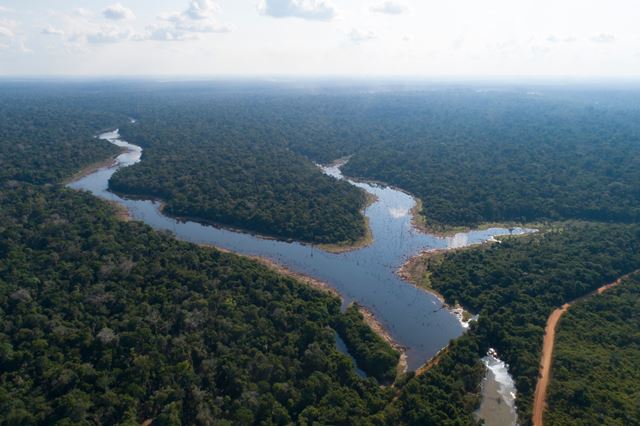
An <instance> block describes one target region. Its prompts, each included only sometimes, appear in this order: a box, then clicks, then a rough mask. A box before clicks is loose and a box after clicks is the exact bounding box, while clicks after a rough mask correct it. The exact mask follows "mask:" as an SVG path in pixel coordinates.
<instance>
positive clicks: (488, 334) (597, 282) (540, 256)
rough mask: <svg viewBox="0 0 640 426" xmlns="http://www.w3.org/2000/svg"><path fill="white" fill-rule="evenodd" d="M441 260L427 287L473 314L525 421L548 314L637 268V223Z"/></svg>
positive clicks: (583, 229) (512, 242)
mask: <svg viewBox="0 0 640 426" xmlns="http://www.w3.org/2000/svg"><path fill="white" fill-rule="evenodd" d="M443 256H444V257H443V259H442V261H439V262H433V263H432V264H431V266H430V272H431V276H430V281H431V286H432V287H433V288H434V289H435V290H437V291H438V292H439V293H441V294H442V295H443V296H444V297H445V298H446V299H447V301H449V302H451V303H454V302H459V303H461V304H462V306H464V307H465V308H467V309H469V310H471V311H474V312H479V313H480V320H479V323H478V327H477V330H476V334H477V336H478V338H479V339H480V342H481V343H482V349H483V350H486V349H487V347H494V348H496V349H497V350H498V352H499V353H500V354H501V357H502V358H503V359H504V360H505V361H506V362H507V363H508V364H509V366H510V370H511V373H512V375H513V377H514V379H515V381H516V385H517V388H518V408H519V410H520V414H521V416H520V418H521V420H523V421H524V420H527V419H529V418H530V409H531V401H532V396H533V391H534V389H535V385H536V381H537V375H538V364H539V358H540V350H541V348H542V335H543V332H544V326H545V323H546V319H547V317H548V315H549V314H550V313H551V312H552V311H553V309H554V308H556V307H558V306H560V305H562V304H563V303H565V302H568V301H571V300H573V299H575V298H577V297H579V296H582V295H584V294H587V293H589V292H590V291H592V290H594V289H596V288H597V287H600V286H601V285H603V284H606V283H608V282H612V281H614V280H615V279H616V278H618V277H620V276H622V275H624V274H626V273H629V272H631V271H633V270H636V269H638V268H640V225H593V224H591V225H566V226H565V227H564V228H562V229H559V230H550V231H547V232H545V233H544V234H543V235H537V236H535V235H534V236H530V237H516V238H510V239H506V240H504V242H502V243H501V244H493V245H491V246H489V247H486V248H480V249H470V250H463V251H459V252H453V253H447V254H445V255H443Z"/></svg>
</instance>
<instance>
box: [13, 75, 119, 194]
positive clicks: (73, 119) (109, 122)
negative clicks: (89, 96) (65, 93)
mask: <svg viewBox="0 0 640 426" xmlns="http://www.w3.org/2000/svg"><path fill="white" fill-rule="evenodd" d="M59 95H60V94H59V93H58V92H57V91H55V90H50V88H49V87H48V86H47V87H40V88H32V87H29V88H25V89H22V90H14V88H7V87H3V86H2V85H0V182H1V181H4V180H17V181H24V182H31V183H45V182H55V181H59V180H62V179H64V178H68V177H69V176H70V175H72V174H74V173H76V172H78V171H79V170H80V169H81V168H82V167H83V166H86V165H88V164H90V163H94V162H98V161H101V160H105V159H107V158H108V157H109V156H111V155H114V154H115V153H117V152H118V150H117V148H116V147H114V146H113V145H111V144H109V143H108V142H106V141H99V140H97V139H95V138H94V136H95V135H96V134H97V132H98V131H99V130H100V129H105V128H108V127H109V126H113V125H114V123H117V122H119V121H124V120H123V117H122V116H120V115H117V114H112V113H109V112H106V111H96V110H95V109H92V108H87V105H86V103H85V102H84V101H80V100H77V99H75V100H73V101H72V100H71V99H69V98H66V97H60V96H59Z"/></svg>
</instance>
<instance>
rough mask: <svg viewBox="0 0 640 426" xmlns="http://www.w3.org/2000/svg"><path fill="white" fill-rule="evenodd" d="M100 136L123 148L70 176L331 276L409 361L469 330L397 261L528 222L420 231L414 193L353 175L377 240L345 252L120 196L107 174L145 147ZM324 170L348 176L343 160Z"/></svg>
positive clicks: (207, 236)
mask: <svg viewBox="0 0 640 426" xmlns="http://www.w3.org/2000/svg"><path fill="white" fill-rule="evenodd" d="M99 138H101V139H105V140H108V141H109V142H111V143H113V144H115V145H117V146H120V147H122V148H125V149H126V150H127V151H126V152H124V153H123V154H121V155H119V156H118V157H117V159H116V161H115V162H114V164H113V165H112V166H110V167H104V168H101V169H99V170H97V171H95V172H93V173H91V174H89V175H86V176H84V177H82V178H80V179H78V180H76V181H74V182H72V183H70V184H69V186H70V187H71V188H74V189H79V190H86V191H90V192H91V193H93V194H95V195H96V196H98V197H100V198H103V199H107V200H112V201H116V202H118V203H120V204H122V205H123V206H125V207H126V208H127V209H128V211H129V213H130V215H131V217H132V218H133V219H135V220H140V221H143V222H145V223H146V224H148V225H150V226H152V227H153V228H155V229H158V230H165V231H170V232H172V233H174V234H175V236H176V237H177V238H179V239H182V240H186V241H190V242H193V243H202V244H212V245H214V246H217V247H221V248H224V249H228V250H231V251H233V252H237V253H240V254H246V255H253V256H264V257H266V258H269V259H271V260H273V261H275V262H277V263H279V264H281V265H283V266H285V267H287V268H288V269H290V270H292V271H294V272H297V273H301V274H305V275H308V276H311V277H313V278H316V279H318V280H321V281H323V282H326V283H328V284H329V285H330V286H332V287H333V288H335V289H336V290H337V291H338V292H339V293H340V295H341V296H342V299H343V303H344V306H346V305H348V304H349V303H350V302H352V301H356V302H358V303H359V304H360V305H362V306H364V307H365V308H367V309H368V310H369V311H371V312H372V313H373V315H374V316H375V317H376V319H377V320H378V321H379V322H380V323H381V324H382V326H383V327H384V328H385V329H386V330H387V331H388V332H389V334H390V335H391V337H392V338H393V339H394V340H395V341H396V342H397V343H398V344H399V345H401V346H403V347H404V348H406V356H407V368H408V369H409V370H415V369H417V368H418V367H420V366H421V365H422V364H423V363H425V362H426V361H427V360H429V359H430V358H432V357H433V356H434V355H435V354H436V353H437V352H438V351H439V350H440V349H442V348H443V347H444V346H446V345H447V344H448V343H449V341H450V340H451V339H454V338H456V337H458V336H460V335H461V334H462V333H463V331H464V325H463V324H462V323H461V321H460V318H459V315H456V314H455V313H454V312H452V311H450V310H448V309H446V308H444V307H443V304H442V302H441V301H440V300H438V298H437V297H436V296H435V295H433V294H431V293H429V292H427V291H425V290H423V289H419V288H417V287H415V286H413V285H411V284H409V283H407V282H406V281H404V280H402V279H401V278H400V277H399V276H398V275H397V274H396V271H397V269H398V268H399V267H400V266H401V265H402V264H403V263H404V262H405V261H406V260H407V259H409V258H410V257H412V256H415V255H416V254H418V253H419V252H421V251H423V250H431V249H433V250H436V249H448V248H458V247H464V246H467V245H470V244H478V243H482V242H485V241H487V240H490V239H492V238H493V237H494V236H497V235H504V234H509V233H513V234H522V233H525V232H528V231H529V230H527V229H521V228H515V229H511V230H509V229H504V228H490V229H486V230H478V231H471V232H464V233H458V234H456V235H454V236H451V237H439V236H435V235H429V234H425V233H422V232H420V231H418V230H417V229H415V228H414V227H413V225H412V223H411V213H410V211H411V209H412V208H413V206H414V205H415V202H416V201H415V199H414V198H413V197H411V196H410V195H409V194H406V193H404V192H402V191H399V190H396V189H393V188H390V187H387V186H383V185H377V184H371V183H364V182H353V181H349V182H351V183H352V184H353V185H356V186H358V187H360V188H362V189H364V190H365V191H367V192H369V193H371V194H373V195H374V196H375V197H376V198H377V201H375V202H374V203H372V204H371V205H370V206H369V207H368V208H367V209H366V211H365V215H366V216H367V218H368V219H369V225H370V227H371V231H372V234H373V238H374V241H373V243H372V244H370V245H369V246H367V247H364V248H361V249H358V250H353V251H349V252H346V253H340V254H335V253H329V252H326V251H323V250H321V249H319V248H317V247H314V246H312V245H307V244H301V243H297V242H285V241H278V240H273V239H265V238H261V237H259V236H255V235H251V234H248V233H243V232H238V231H232V230H227V229H223V228H217V227H214V226H210V225H203V224H200V223H197V222H193V221H180V220H176V219H173V218H171V217H168V216H165V215H163V214H162V213H161V211H160V204H159V203H158V202H155V201H150V200H134V199H129V198H124V197H120V196H118V195H116V194H114V193H112V192H110V191H109V190H108V185H109V179H110V178H111V176H112V175H113V174H114V173H115V172H116V171H117V170H118V169H119V168H121V167H128V166H131V165H133V164H135V163H137V162H139V161H141V157H142V149H141V148H140V147H138V146H136V145H133V144H130V143H128V142H125V141H123V140H121V139H120V136H119V133H118V131H117V130H116V131H113V132H108V133H104V134H102V135H100V136H99ZM323 170H324V172H325V173H327V174H328V175H331V176H333V177H335V178H336V179H344V177H343V176H342V173H341V172H340V168H339V166H333V167H324V168H323Z"/></svg>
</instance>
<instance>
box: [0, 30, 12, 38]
mask: <svg viewBox="0 0 640 426" xmlns="http://www.w3.org/2000/svg"><path fill="white" fill-rule="evenodd" d="M0 37H3V38H4V37H6V38H13V31H11V30H10V29H9V28H6V27H0Z"/></svg>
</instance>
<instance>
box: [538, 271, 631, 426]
mask: <svg viewBox="0 0 640 426" xmlns="http://www.w3.org/2000/svg"><path fill="white" fill-rule="evenodd" d="M628 275H631V274H628ZM628 275H625V276H624V277H621V278H618V279H617V280H616V281H614V282H612V283H610V284H606V285H603V286H602V287H600V288H598V289H597V290H596V291H594V292H592V293H589V294H587V295H586V296H582V297H580V298H578V299H576V300H574V301H572V302H569V303H565V304H564V305H562V307H561V308H558V309H556V310H555V311H553V312H552V313H551V315H549V319H547V326H546V327H545V329H544V342H543V344H542V357H541V359H540V374H539V376H538V383H537V384H536V393H535V395H534V397H533V426H543V416H544V410H545V408H546V402H547V387H548V386H549V379H550V378H551V361H552V360H553V346H554V343H555V339H556V327H557V325H558V321H560V317H562V314H564V313H565V312H567V310H568V309H569V307H570V306H571V305H573V304H574V303H576V302H578V301H580V300H583V299H586V298H587V297H591V296H594V295H596V294H602V293H604V292H605V291H607V290H609V289H610V288H612V287H615V286H617V285H618V284H620V283H621V282H622V280H623V279H624V278H626V277H627V276H628Z"/></svg>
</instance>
